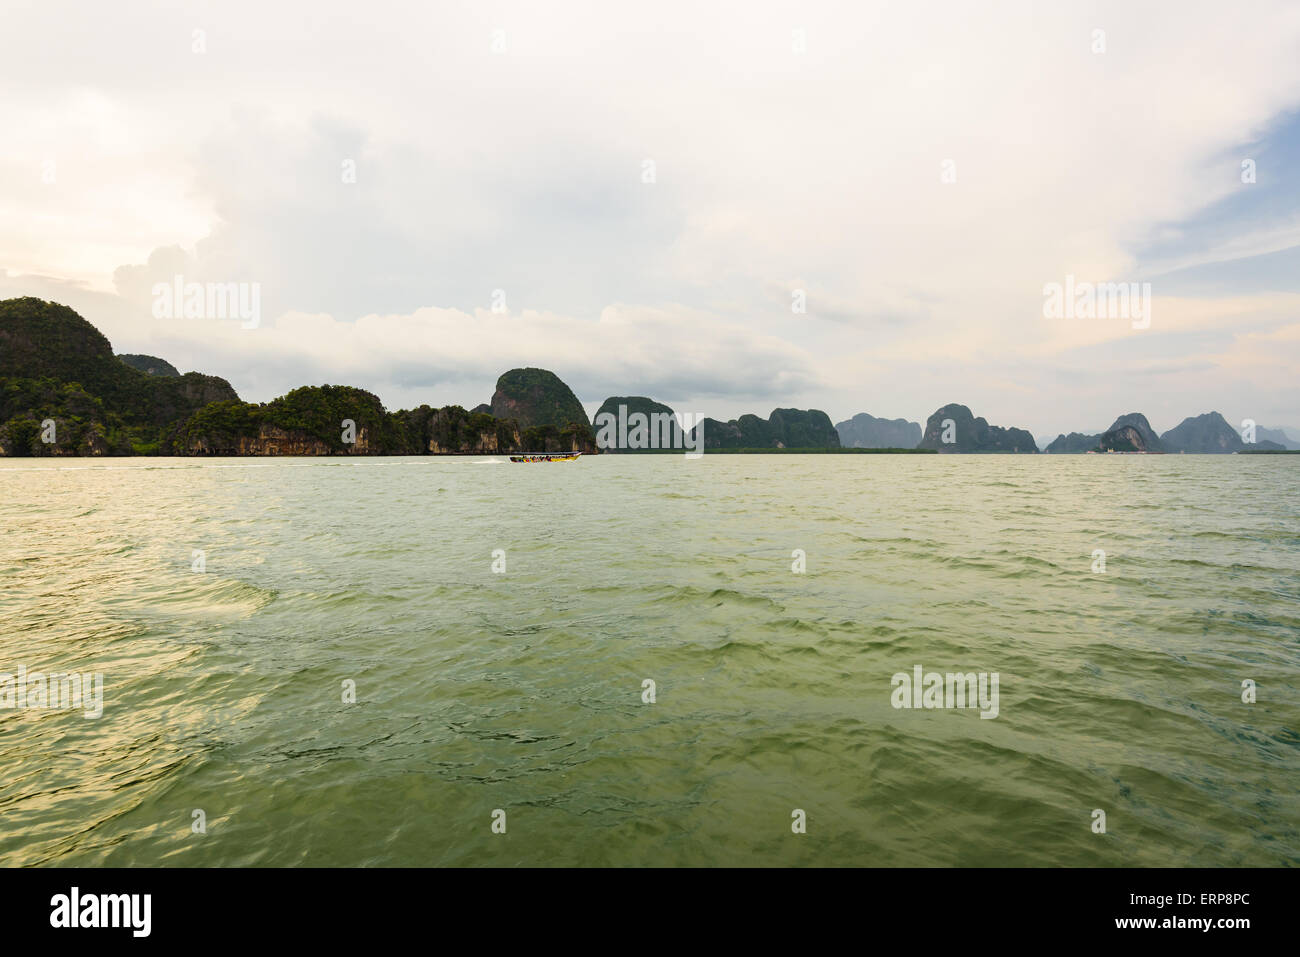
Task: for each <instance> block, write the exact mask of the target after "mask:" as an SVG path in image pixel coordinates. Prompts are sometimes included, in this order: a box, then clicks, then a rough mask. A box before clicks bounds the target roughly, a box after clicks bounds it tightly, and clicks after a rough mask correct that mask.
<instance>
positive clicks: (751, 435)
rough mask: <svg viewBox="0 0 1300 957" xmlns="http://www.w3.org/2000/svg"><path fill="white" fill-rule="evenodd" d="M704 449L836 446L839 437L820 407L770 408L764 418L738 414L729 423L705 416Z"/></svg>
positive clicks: (828, 447) (835, 447)
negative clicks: (769, 411) (738, 415)
mask: <svg viewBox="0 0 1300 957" xmlns="http://www.w3.org/2000/svg"><path fill="white" fill-rule="evenodd" d="M696 428H697V429H699V428H703V429H704V448H705V449H706V450H707V449H838V448H839V447H840V436H839V433H837V432H836V431H835V426H833V425H831V419H830V416H828V415H827V414H826V413H825V412H823V411H821V410H820V409H773V410H772V414H771V415H770V416H768V417H767V419H766V420H764V419H761V418H759V417H758V416H756V415H742V416H741V417H740V418H738V419H732V420H731V421H729V422H721V421H719V420H718V419H705V420H704V421H703V422H702V423H701V424H700V425H699V426H696Z"/></svg>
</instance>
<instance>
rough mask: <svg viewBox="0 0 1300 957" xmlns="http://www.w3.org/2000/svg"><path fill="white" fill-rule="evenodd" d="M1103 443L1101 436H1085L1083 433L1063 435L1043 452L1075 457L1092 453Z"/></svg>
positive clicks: (1055, 439)
mask: <svg viewBox="0 0 1300 957" xmlns="http://www.w3.org/2000/svg"><path fill="white" fill-rule="evenodd" d="M1100 441H1101V435H1100V433H1099V434H1096V435H1085V434H1084V433H1082V432H1071V433H1070V434H1069V435H1065V434H1061V435H1058V436H1057V437H1056V438H1054V439H1053V440H1052V441H1051V443H1050V444H1049V445H1048V446H1047V448H1045V449H1043V451H1044V452H1045V453H1046V454H1048V455H1073V454H1076V453H1080V452H1092V451H1094V450H1095V449H1096V448H1097V443H1098V442H1100Z"/></svg>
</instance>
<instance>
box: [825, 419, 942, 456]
mask: <svg viewBox="0 0 1300 957" xmlns="http://www.w3.org/2000/svg"><path fill="white" fill-rule="evenodd" d="M835 431H836V432H837V433H838V434H839V437H840V445H841V446H843V447H844V448H846V449H914V448H916V446H917V443H918V442H920V441H921V425H920V423H918V422H909V421H907V419H878V418H876V417H875V416H873V415H868V414H867V413H866V412H859V413H858V414H857V415H855V416H854V417H853V418H851V419H848V420H846V421H844V422H839V423H836V425H835Z"/></svg>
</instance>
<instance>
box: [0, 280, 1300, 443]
mask: <svg viewBox="0 0 1300 957" xmlns="http://www.w3.org/2000/svg"><path fill="white" fill-rule="evenodd" d="M615 416H621V419H620V420H619V421H620V423H621V424H623V425H626V422H627V421H628V420H629V419H630V420H631V421H632V422H633V424H634V426H639V424H640V423H641V422H655V423H658V424H660V425H662V426H664V432H665V443H664V445H663V446H659V445H658V443H656V446H655V447H649V443H646V442H642V441H637V440H636V439H634V440H633V441H632V442H630V443H628V444H614V443H610V442H608V441H602V440H601V439H602V438H603V435H602V434H600V431H599V430H598V429H597V428H594V427H593V421H594V422H596V423H608V422H609V421H610V420H611V417H615ZM686 426H687V427H688V428H690V429H691V431H690V432H689V433H682V432H681V428H682V426H681V425H679V424H678V420H677V416H676V413H675V412H674V410H673V409H671V408H670V407H669V406H667V405H664V404H663V403H661V402H657V401H655V400H654V399H652V398H649V397H647V396H611V397H609V398H608V399H606V400H605V401H604V402H603V403H602V404H601V406H600V409H599V410H598V412H597V413H596V416H595V419H594V420H589V419H588V418H587V414H586V412H585V411H584V409H583V406H582V403H581V402H580V401H579V400H578V398H577V396H576V395H574V393H573V390H572V389H570V388H569V387H568V386H567V385H566V384H565V383H564V382H563V381H561V380H560V378H559V377H558V376H557V375H555V374H554V373H553V372H549V371H547V370H545V369H535V368H520V369H511V370H509V371H508V372H506V373H504V374H503V375H502V376H501V377H500V378H499V379H498V380H497V383H496V390H495V392H494V393H493V395H492V397H491V401H489V402H485V403H481V404H479V405H476V406H474V407H473V408H472V409H469V410H466V409H465V408H463V407H462V406H459V405H449V406H443V407H441V408H433V407H431V406H428V405H421V406H418V407H417V408H414V409H403V410H399V411H396V412H390V411H388V410H387V409H385V408H384V405H383V403H382V402H381V401H380V400H379V398H378V397H377V396H375V395H374V394H372V393H370V392H367V391H365V390H364V389H359V388H355V387H353V386H346V385H320V386H302V387H299V388H296V389H293V390H291V391H290V392H288V393H286V394H285V395H283V396H280V397H279V398H277V399H273V400H271V401H270V402H264V403H253V402H245V401H243V400H242V399H240V397H239V395H238V394H237V393H236V392H235V390H234V388H232V387H231V385H230V383H229V382H227V381H226V380H225V379H222V378H220V377H218V376H213V375H204V374H202V373H198V372H187V373H185V374H183V375H182V374H181V373H180V372H179V371H178V370H177V369H176V367H175V366H173V365H172V364H171V363H169V362H167V361H166V360H165V359H160V358H157V357H154V356H147V355H137V354H122V355H115V354H114V353H113V348H112V345H111V344H110V343H109V341H108V339H106V338H105V337H104V336H103V334H101V333H100V332H99V330H98V329H96V328H95V327H94V326H93V325H92V324H91V323H90V322H88V321H86V320H85V319H83V318H82V317H81V316H79V315H78V314H77V313H76V312H74V311H73V310H72V309H70V308H69V307H67V306H64V305H60V304H59V303H55V302H47V301H45V300H42V299H37V298H33V297H23V298H18V299H7V300H3V301H0V456H49V455H494V454H503V453H518V452H582V453H585V454H594V453H598V452H606V453H609V452H613V453H619V454H629V453H630V454H635V453H638V452H663V451H666V450H679V449H680V448H681V447H682V445H683V444H686V445H688V446H690V447H692V448H695V447H697V443H698V446H699V447H702V449H703V450H704V451H712V452H723V453H762V452H768V453H782V452H829V453H841V454H843V453H866V452H922V453H925V452H929V453H936V452H937V453H947V454H951V453H968V454H970V453H1003V454H1036V453H1037V452H1038V447H1037V444H1036V443H1035V441H1034V438H1033V436H1032V435H1030V433H1029V432H1027V431H1026V430H1024V429H1020V428H1015V427H1002V426H997V425H990V424H989V423H988V422H987V421H986V420H985V419H983V418H980V417H977V416H975V415H974V414H973V413H972V412H971V410H970V409H969V408H968V407H967V406H965V405H961V404H958V403H950V404H948V405H944V406H942V407H941V408H939V409H937V410H936V411H935V412H934V413H933V414H932V415H930V416H929V418H928V419H927V420H926V424H925V428H924V429H922V427H921V426H920V424H919V423H917V422H911V421H908V420H906V419H884V418H877V417H875V416H872V415H869V414H868V413H865V412H863V413H859V414H857V415H855V416H853V417H852V418H850V419H847V420H845V421H842V422H839V423H838V424H834V425H833V424H832V423H831V419H830V417H829V416H828V415H827V414H826V413H825V412H823V411H821V410H819V409H789V408H778V409H774V410H772V412H771V413H770V414H769V415H768V416H767V418H762V417H760V416H758V415H752V414H746V415H741V416H739V417H738V418H735V419H731V420H729V421H725V422H724V421H722V420H719V419H711V418H705V419H703V421H702V422H700V423H698V424H692V423H691V422H687V423H686ZM701 429H702V430H703V431H702V441H699V440H700V438H701V433H700V432H699V430H701ZM672 430H676V433H677V434H675V435H673V436H672V437H673V438H675V439H676V440H677V441H675V442H669V441H668V438H669V436H670V433H672ZM624 431H625V432H626V431H627V430H626V428H625V429H624ZM632 432H633V434H634V435H639V434H640V433H638V431H637V428H636V427H634V428H633V430H632ZM1256 439H1257V441H1256V442H1255V443H1253V444H1247V443H1246V442H1245V441H1244V440H1243V439H1242V437H1241V435H1239V434H1238V433H1237V431H1236V430H1235V429H1233V428H1232V426H1230V425H1229V424H1228V423H1227V421H1226V420H1225V419H1224V418H1223V416H1221V415H1220V414H1219V413H1217V412H1208V413H1205V414H1203V415H1199V416H1192V417H1188V418H1187V419H1185V420H1183V422H1182V423H1180V424H1179V425H1178V426H1176V427H1175V428H1173V429H1170V430H1169V431H1168V432H1165V433H1164V434H1163V435H1160V436H1156V434H1155V432H1154V430H1152V428H1151V426H1150V424H1149V423H1148V422H1147V420H1146V417H1145V416H1144V415H1142V414H1141V413H1137V412H1130V413H1126V414H1125V415H1121V416H1120V417H1119V418H1117V419H1116V420H1115V422H1114V423H1113V424H1112V425H1111V427H1110V428H1109V429H1107V430H1106V431H1104V432H1099V433H1096V434H1083V433H1078V432H1072V433H1070V434H1069V435H1064V434H1062V435H1059V436H1057V438H1056V439H1055V440H1054V441H1052V442H1051V443H1050V444H1049V445H1048V446H1047V447H1046V449H1044V451H1045V452H1046V453H1048V454H1083V453H1089V452H1129V453H1162V452H1188V453H1231V452H1285V451H1288V450H1297V449H1300V441H1295V440H1293V439H1291V437H1290V436H1288V435H1287V434H1286V433H1285V432H1283V431H1282V430H1278V429H1265V428H1262V427H1261V428H1258V429H1257V430H1256Z"/></svg>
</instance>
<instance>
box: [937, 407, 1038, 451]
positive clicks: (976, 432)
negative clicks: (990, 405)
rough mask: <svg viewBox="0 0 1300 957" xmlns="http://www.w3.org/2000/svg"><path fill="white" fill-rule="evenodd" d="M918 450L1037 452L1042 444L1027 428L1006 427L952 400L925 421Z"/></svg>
mask: <svg viewBox="0 0 1300 957" xmlns="http://www.w3.org/2000/svg"><path fill="white" fill-rule="evenodd" d="M917 448H918V449H934V450H935V451H936V452H1019V453H1021V454H1025V453H1037V452H1038V443H1036V442H1035V441H1034V437H1033V436H1032V435H1030V434H1029V433H1028V432H1026V431H1025V430H1024V429H1015V428H1010V429H1004V428H1002V427H1001V426H998V425H989V424H988V422H987V421H986V420H985V419H983V418H976V417H975V416H974V415H973V414H972V413H971V410H970V409H968V408H967V407H966V406H964V405H961V404H959V403H956V402H951V403H949V404H948V405H945V406H943V407H942V408H941V409H938V410H936V411H935V413H934V414H933V415H931V416H930V418H929V419H927V420H926V423H925V434H924V435H923V436H922V438H921V441H920V443H919V444H918V445H917Z"/></svg>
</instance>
